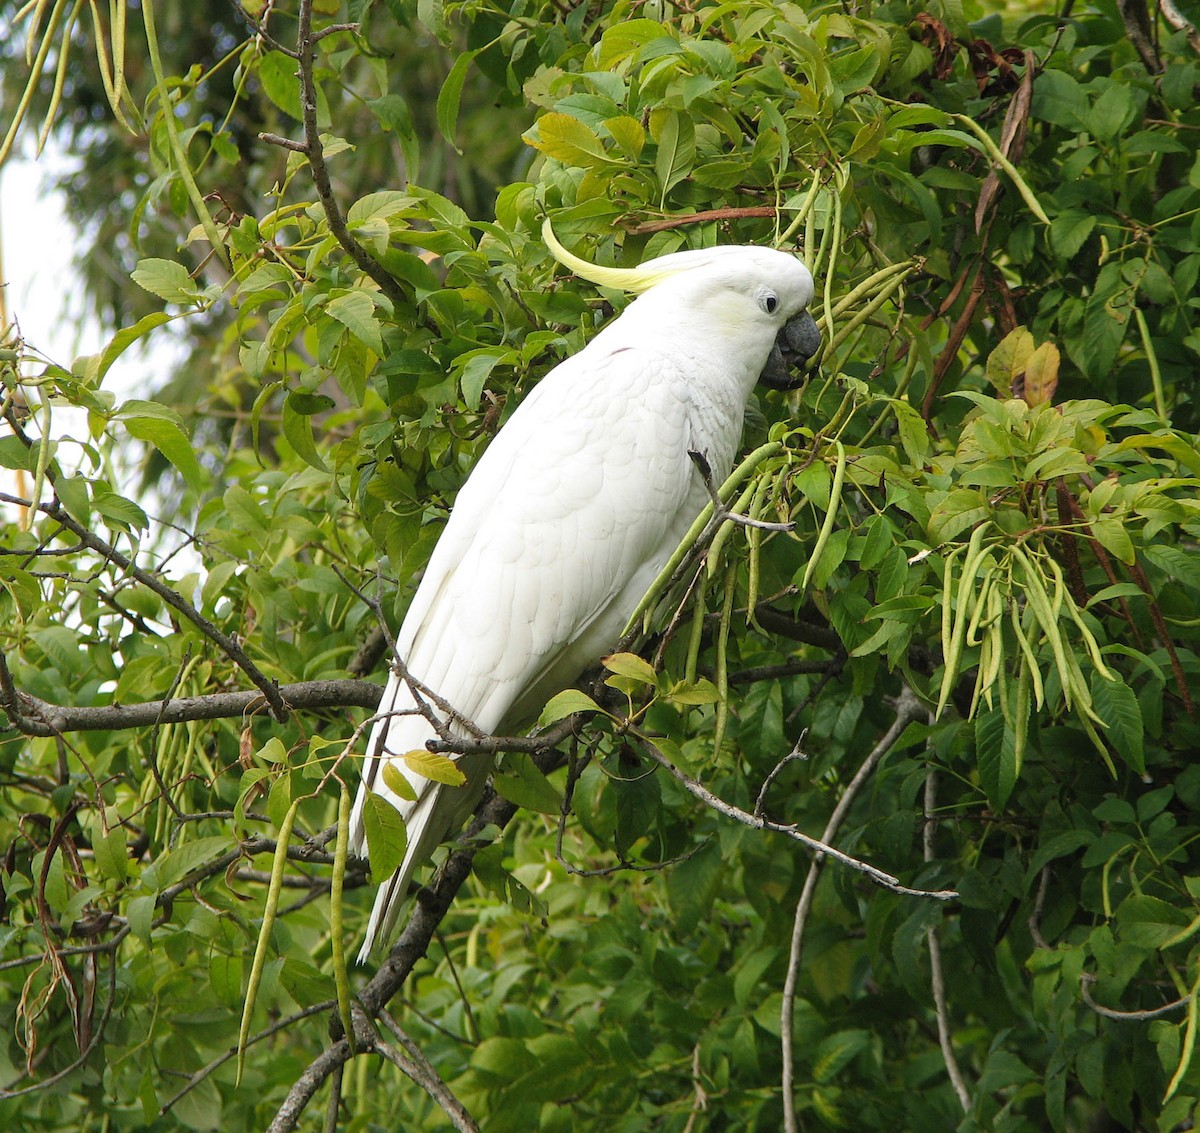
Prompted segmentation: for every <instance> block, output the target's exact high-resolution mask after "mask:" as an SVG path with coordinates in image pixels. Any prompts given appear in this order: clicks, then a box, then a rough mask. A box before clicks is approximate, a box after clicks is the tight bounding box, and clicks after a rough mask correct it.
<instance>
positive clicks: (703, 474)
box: [688, 449, 796, 531]
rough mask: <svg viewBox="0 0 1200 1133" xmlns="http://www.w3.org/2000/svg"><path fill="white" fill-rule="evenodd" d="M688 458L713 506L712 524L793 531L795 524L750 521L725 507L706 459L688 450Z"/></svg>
mask: <svg viewBox="0 0 1200 1133" xmlns="http://www.w3.org/2000/svg"><path fill="white" fill-rule="evenodd" d="M688 456H690V457H691V458H692V463H693V464H694V465H695V466H696V468H697V470H698V471H699V473H700V478H701V479H702V480H703V481H704V487H705V488H706V489H707V490H708V498H709V499H710V500H712V505H713V522H714V523H717V524H721V523H724V522H726V520H728V521H729V522H730V523H736V524H738V525H739V526H741V527H756V528H758V530H759V531H795V530H796V525H795V523H771V522H769V521H768V520H765V519H752V518H751V517H750V516H748V515H741V514H740V513H739V512H736V511H734V510H732V508H729V507H727V506H726V505H725V504H724V503H723V502H722V500H721V494H720V492H718V491H717V487H716V485H715V484H714V483H713V478H712V468H711V467H710V466H709V463H708V458H707V457H706V456H705V455H704V453H702V452H697V451H696V450H695V449H688Z"/></svg>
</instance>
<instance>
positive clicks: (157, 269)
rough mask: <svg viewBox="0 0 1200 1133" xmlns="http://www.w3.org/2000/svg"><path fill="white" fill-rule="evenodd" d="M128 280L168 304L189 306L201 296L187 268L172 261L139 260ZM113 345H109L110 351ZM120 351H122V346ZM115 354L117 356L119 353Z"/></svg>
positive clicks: (199, 288) (198, 287) (199, 289)
mask: <svg viewBox="0 0 1200 1133" xmlns="http://www.w3.org/2000/svg"><path fill="white" fill-rule="evenodd" d="M130 278H131V279H132V280H133V282H134V283H136V284H137V285H138V286H139V287H141V288H142V289H143V290H145V291H149V292H150V294H151V295H157V296H158V297H159V298H160V299H163V300H165V301H166V302H168V303H183V304H188V305H190V304H192V303H195V302H196V301H197V300H198V299H200V298H201V296H202V294H203V292H202V289H201V287H200V285H199V284H198V283H197V282H196V281H195V280H194V279H192V277H191V276H190V275H189V274H188V270H187V268H185V267H184V266H183V264H180V263H176V262H175V261H174V260H160V259H148V260H139V261H138V265H137V267H135V268H134V269H133V271H132V272H131V273H130ZM144 321H145V320H143V322H144ZM164 321H165V320H164ZM141 325H142V324H141V323H139V324H138V326H141ZM130 341H132V340H130ZM113 345H114V344H110V345H109V349H110V350H111V349H112V347H113ZM125 345H128V343H126V344H125ZM121 349H122V350H123V349H124V346H123V347H122V348H121ZM105 353H107V351H106V352H105ZM117 353H118V354H119V353H120V351H117ZM102 357H103V356H102ZM106 368H107V367H106Z"/></svg>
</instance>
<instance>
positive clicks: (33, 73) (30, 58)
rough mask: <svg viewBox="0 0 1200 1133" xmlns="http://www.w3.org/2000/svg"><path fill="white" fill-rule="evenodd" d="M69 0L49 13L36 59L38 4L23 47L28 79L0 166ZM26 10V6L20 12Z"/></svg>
mask: <svg viewBox="0 0 1200 1133" xmlns="http://www.w3.org/2000/svg"><path fill="white" fill-rule="evenodd" d="M68 2H69V0H57V2H56V3H55V5H54V7H53V8H52V9H51V12H50V21H49V23H48V24H47V26H46V32H45V35H44V36H43V37H42V40H41V42H40V43H39V44H38V49H37V55H36V57H35V56H34V54H33V43H34V39H35V38H36V31H35V30H34V29H36V28H37V25H38V23H39V22H40V20H41V13H42V12H43V11H44V10H45V7H46V5H45V4H39V5H38V6H37V8H36V11H35V17H34V19H35V22H34V24H33V25H32V27H31V29H30V35H29V38H28V40H26V47H25V62H26V65H27V66H28V67H29V79H28V81H27V82H26V83H25V89H24V91H22V93H21V97H20V99H19V100H18V101H17V106H16V109H15V110H14V111H13V113H12V117H11V118H10V120H9V125H8V132H7V133H6V134H5V135H4V141H3V142H0V166H2V165H3V164H4V163H5V161H6V160H7V159H8V155H9V153H10V152H11V151H12V147H13V142H14V141H16V137H17V131H18V130H20V128H21V123H22V122H24V121H25V115H26V113H27V112H28V110H29V104H30V103H31V102H32V101H33V96H34V93H35V92H36V91H37V88H38V82H39V81H40V79H41V77H42V69H43V68H44V67H45V66H46V57H47V56H48V55H49V54H50V49H51V47H53V46H54V33H55V31H56V30H57V29H58V24H59V21H60V20H61V19H62V14H63V9H64V8H66V6H67V3H68ZM26 10H28V6H26V8H23V9H22V11H26Z"/></svg>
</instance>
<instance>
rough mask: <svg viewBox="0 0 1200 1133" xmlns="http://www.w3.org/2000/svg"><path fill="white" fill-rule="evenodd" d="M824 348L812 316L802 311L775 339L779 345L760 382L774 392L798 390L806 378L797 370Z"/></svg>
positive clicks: (775, 348)
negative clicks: (777, 390) (776, 390)
mask: <svg viewBox="0 0 1200 1133" xmlns="http://www.w3.org/2000/svg"><path fill="white" fill-rule="evenodd" d="M820 349H821V332H820V331H819V330H817V324H816V322H815V321H814V319H813V317H812V315H810V314H809V313H808V312H807V311H801V312H800V314H798V315H797V316H796V317H795V318H794V319H790V320H789V321H788V322H787V323H786V324H785V325H784V327H783V329H782V330H781V331H780V332H779V334H778V335H776V336H775V345H774V346H772V347H771V353H770V355H769V356H768V358H767V364H766V365H765V366H764V367H763V372H762V373H761V374H760V375H759V377H758V380H759V381H760V382H762V384H763V385H765V386H768V387H769V388H771V389H795V388H796V387H797V386H799V385H801V384H802V383H803V381H804V378H803V377H802V376H801V375H800V374H798V373H797V372H796V371H797V370H798V369H799V366H800V364H801V363H802V362H807V361H808V359H809V358H811V357H812V356H813V355H814V354H816V352H817V351H818V350H820Z"/></svg>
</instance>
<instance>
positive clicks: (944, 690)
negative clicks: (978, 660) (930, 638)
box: [934, 520, 991, 719]
mask: <svg viewBox="0 0 1200 1133" xmlns="http://www.w3.org/2000/svg"><path fill="white" fill-rule="evenodd" d="M990 526H991V520H984V521H983V522H982V523H981V524H980V525H979V526H978V527H976V528H975V530H974V531H972V532H971V538H970V541H969V542H968V543H967V556H966V558H965V559H964V560H963V572H962V577H961V578H960V579H959V580H958V590H957V597H958V602H957V603H956V605H957V607H958V611H957V614H956V615H955V618H954V629H953V631H952V633H951V636H950V649H949V651H943V654H942V687H941V689H940V690H939V692H938V702H937V708H936V709H935V711H934V718H935V719H936V718H937V717H939V716H941V714H942V710H943V709H944V708H945V707H946V702H947V701H948V700H949V699H950V690H951V689H952V688H953V687H954V681H955V679H956V678H957V676H958V667H959V664H960V663H961V661H962V652H963V644H964V638H965V637H966V632H967V622H968V621H969V620H970V615H969V610H967V609H964V607H965V606H967V605H968V603H970V596H971V595H973V594H974V592H975V576H976V575H977V574H978V573H979V567H980V564H981V563H982V562H983V558H984V556H985V555H987V554H990V553H991V548H990V547H985V546H984V545H983V537H984V534H985V533H986V532H987V529H988V528H989V527H990ZM970 604H973V603H970Z"/></svg>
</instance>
